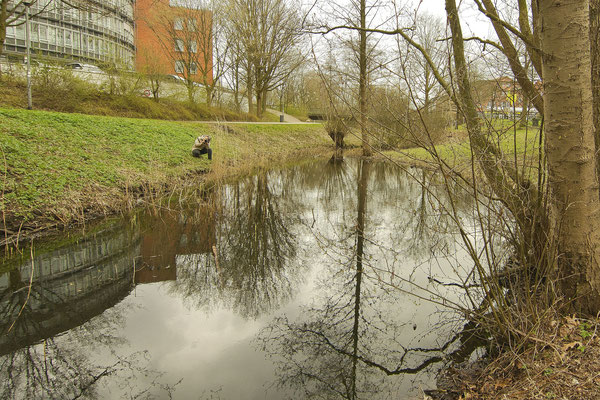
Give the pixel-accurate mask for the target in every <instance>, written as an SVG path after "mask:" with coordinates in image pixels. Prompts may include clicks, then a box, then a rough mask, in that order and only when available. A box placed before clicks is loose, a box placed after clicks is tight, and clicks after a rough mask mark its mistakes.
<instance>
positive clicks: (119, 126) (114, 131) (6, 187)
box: [0, 108, 330, 229]
mask: <svg viewBox="0 0 600 400" xmlns="http://www.w3.org/2000/svg"><path fill="white" fill-rule="evenodd" d="M203 134H208V135H210V136H211V137H212V138H213V140H212V148H213V150H214V156H213V161H212V162H209V161H208V160H207V159H206V158H205V157H203V158H201V159H197V158H193V157H191V155H190V152H191V147H192V144H193V142H194V139H195V137H196V136H198V135H203ZM328 146H330V141H329V138H328V137H327V136H326V134H325V133H324V131H323V130H322V128H320V127H318V126H313V125H246V124H238V125H231V130H230V131H227V130H224V129H221V128H219V127H218V126H217V125H215V124H208V123H193V122H174V121H158V120H143V119H128V118H118V117H99V116H91V115H83V114H64V113H57V112H44V111H26V110H19V109H2V108H0V150H1V153H0V190H2V192H1V193H2V198H1V202H0V207H1V209H0V210H1V211H3V212H4V217H7V218H8V219H9V220H10V221H9V222H10V225H11V227H12V229H15V228H17V227H18V226H19V225H20V224H21V223H24V224H25V225H28V224H34V223H38V222H39V221H41V220H43V221H52V220H54V221H62V222H65V223H67V222H69V221H72V220H74V219H77V216H78V214H79V213H85V212H88V211H89V210H103V211H108V212H110V211H114V210H115V209H118V207H119V205H120V204H121V203H122V201H123V200H124V197H125V193H126V192H127V191H129V190H131V189H135V188H140V187H149V188H153V187H154V188H163V187H165V186H169V185H170V184H171V183H172V182H173V181H175V180H176V179H178V178H179V177H181V176H184V175H186V174H189V173H190V172H198V171H218V173H219V174H222V175H227V174H228V173H234V172H235V171H237V170H239V169H240V168H244V167H248V166H250V165H252V164H254V163H260V162H263V161H265V160H266V161H277V160H283V159H285V158H289V157H293V156H294V155H295V154H298V152H301V151H305V150H307V149H310V148H316V147H321V148H325V147H328Z"/></svg>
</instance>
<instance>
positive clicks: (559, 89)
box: [539, 0, 600, 315]
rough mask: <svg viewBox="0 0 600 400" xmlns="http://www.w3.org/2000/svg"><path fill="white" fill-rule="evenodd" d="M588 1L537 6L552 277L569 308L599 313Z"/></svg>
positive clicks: (599, 220) (599, 221) (599, 235)
mask: <svg viewBox="0 0 600 400" xmlns="http://www.w3.org/2000/svg"><path fill="white" fill-rule="evenodd" d="M589 4H590V3H589V1H588V0H581V1H565V2H562V1H556V0H541V1H540V6H539V10H540V18H541V24H542V52H543V54H544V60H543V66H542V69H543V76H544V97H545V99H544V118H545V127H546V147H545V149H546V156H547V160H548V180H549V185H550V196H551V207H552V210H551V212H552V213H551V216H552V217H553V220H552V222H553V224H554V226H555V228H556V229H555V231H556V232H558V238H557V244H558V251H559V260H558V268H559V270H558V272H559V275H560V276H561V277H563V278H564V279H563V280H561V286H562V289H563V293H564V294H565V295H566V296H567V300H571V301H572V302H573V303H572V304H573V305H574V306H575V309H576V310H578V311H581V312H584V313H589V314H593V315H595V314H596V312H598V311H599V310H600V301H599V299H600V296H599V294H600V264H599V262H600V246H599V244H600V213H599V211H600V210H599V208H600V197H599V196H600V193H599V189H598V178H597V174H596V154H595V149H596V146H595V140H594V121H593V96H592V85H591V82H592V77H591V58H590V44H589V33H590V30H589V29H590V23H589V22H590V13H589Z"/></svg>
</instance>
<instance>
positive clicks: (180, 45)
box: [175, 39, 185, 52]
mask: <svg viewBox="0 0 600 400" xmlns="http://www.w3.org/2000/svg"><path fill="white" fill-rule="evenodd" d="M184 50H185V49H184V47H183V40H181V39H175V51H180V52H182V51H184Z"/></svg>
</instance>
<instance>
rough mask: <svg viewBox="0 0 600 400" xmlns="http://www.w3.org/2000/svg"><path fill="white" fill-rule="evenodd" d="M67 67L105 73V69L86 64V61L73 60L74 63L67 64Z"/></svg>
mask: <svg viewBox="0 0 600 400" xmlns="http://www.w3.org/2000/svg"><path fill="white" fill-rule="evenodd" d="M65 68H69V69H74V70H76V71H83V72H96V73H99V74H101V73H103V71H102V70H101V69H100V68H98V67H97V66H95V65H92V64H84V63H80V62H72V63H68V64H65Z"/></svg>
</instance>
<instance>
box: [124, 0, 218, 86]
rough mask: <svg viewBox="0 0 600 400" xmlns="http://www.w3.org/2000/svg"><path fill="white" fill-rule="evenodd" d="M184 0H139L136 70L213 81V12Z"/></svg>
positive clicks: (136, 7)
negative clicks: (193, 6) (194, 6)
mask: <svg viewBox="0 0 600 400" xmlns="http://www.w3.org/2000/svg"><path fill="white" fill-rule="evenodd" d="M190 5H193V2H190V1H185V0H180V1H173V0H137V1H136V4H135V21H136V24H135V25H136V31H135V36H136V61H135V65H136V70H137V71H140V72H146V73H159V74H167V75H177V76H179V77H182V78H185V79H186V80H187V79H188V78H191V80H193V81H195V82H208V83H212V81H213V76H212V13H211V12H210V11H208V10H202V9H199V8H192V7H190Z"/></svg>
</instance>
